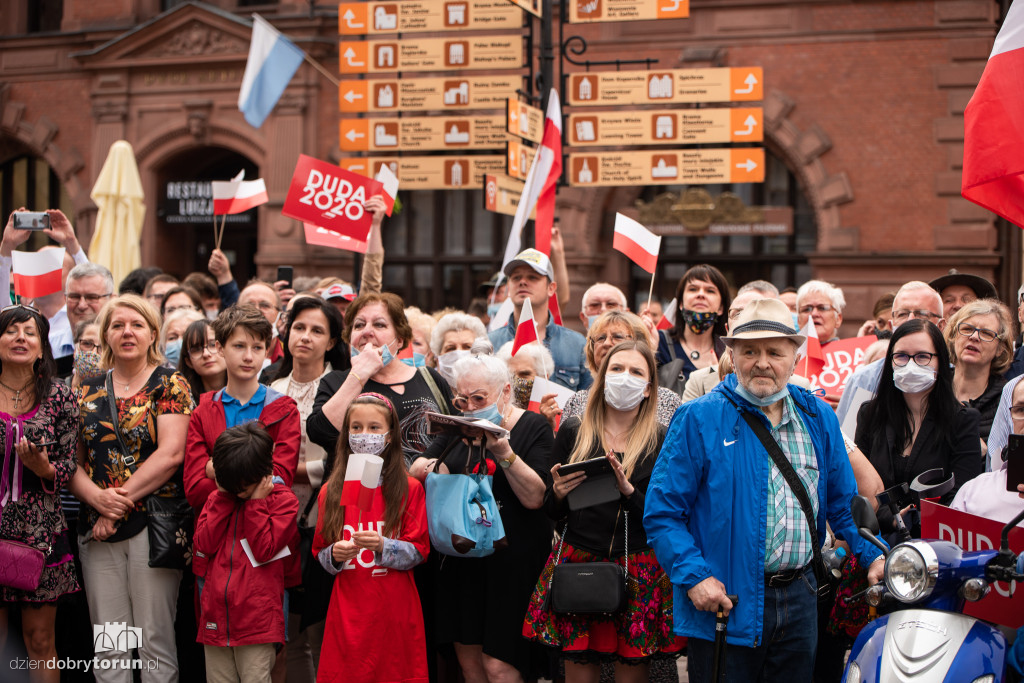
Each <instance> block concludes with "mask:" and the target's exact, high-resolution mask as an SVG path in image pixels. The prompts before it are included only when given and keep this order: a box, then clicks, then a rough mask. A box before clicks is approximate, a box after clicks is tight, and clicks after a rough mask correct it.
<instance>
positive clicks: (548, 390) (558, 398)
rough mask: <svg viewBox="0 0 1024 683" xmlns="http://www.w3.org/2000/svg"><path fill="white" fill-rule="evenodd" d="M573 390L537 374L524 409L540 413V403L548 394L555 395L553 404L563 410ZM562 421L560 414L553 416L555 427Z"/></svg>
mask: <svg viewBox="0 0 1024 683" xmlns="http://www.w3.org/2000/svg"><path fill="white" fill-rule="evenodd" d="M575 393H576V392H574V391H573V390H572V389H567V388H566V387H563V386H562V385H561V384H555V383H554V382H552V381H551V380H548V379H544V378H543V377H540V376H537V377H534V378H533V391H532V392H531V393H530V402H529V404H527V406H526V409H527V410H529V411H531V412H534V413H538V414H539V413H540V404H541V403H543V401H544V397H545V396H547V395H548V394H554V395H555V404H556V405H557V406H558V407H559V409H561V410H565V404H566V403H568V402H569V399H570V398H572V397H573V395H574V394H575ZM561 421H562V416H561V414H559V415H556V416H555V429H556V430H557V429H558V425H559V423H560V422H561Z"/></svg>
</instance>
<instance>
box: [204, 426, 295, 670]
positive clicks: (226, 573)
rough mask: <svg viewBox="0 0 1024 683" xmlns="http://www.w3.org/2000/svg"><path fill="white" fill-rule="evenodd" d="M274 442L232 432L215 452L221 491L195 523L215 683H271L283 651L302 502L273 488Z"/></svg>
mask: <svg viewBox="0 0 1024 683" xmlns="http://www.w3.org/2000/svg"><path fill="white" fill-rule="evenodd" d="M273 448H274V442H273V440H272V439H271V437H270V435H269V434H267V431H266V430H265V429H264V428H263V427H262V426H260V425H259V424H257V423H256V422H248V423H245V424H242V425H239V426H237V427H231V428H230V429H228V430H226V431H225V432H223V433H222V434H221V435H220V436H218V437H217V441H216V443H215V444H214V447H213V457H212V460H213V464H214V468H215V470H216V490H215V491H214V492H213V493H212V494H210V497H209V499H208V500H207V501H206V505H205V506H204V507H203V512H202V514H200V516H199V521H198V522H196V535H195V546H194V550H195V561H196V562H199V563H201V564H203V565H204V568H205V576H206V582H205V585H204V587H203V592H202V597H201V599H200V612H199V635H198V637H197V638H196V639H197V640H198V641H199V642H200V643H203V645H204V646H205V650H206V679H207V681H208V682H209V683H229V682H230V683H236V682H237V681H245V682H246V683H249V681H263V682H265V683H270V672H271V670H272V669H273V668H274V660H275V659H276V657H277V649H278V648H279V647H280V646H282V645H283V644H284V639H285V632H284V586H285V570H286V566H285V565H286V562H285V561H284V560H283V558H281V557H279V553H286V552H289V551H288V546H289V545H294V541H295V536H297V533H298V530H297V527H296V520H295V518H296V514H297V513H298V510H299V501H298V499H297V498H296V497H295V494H294V493H292V490H291V488H289V487H287V486H285V485H283V484H275V483H274V481H273V480H274V475H273V473H272V472H273Z"/></svg>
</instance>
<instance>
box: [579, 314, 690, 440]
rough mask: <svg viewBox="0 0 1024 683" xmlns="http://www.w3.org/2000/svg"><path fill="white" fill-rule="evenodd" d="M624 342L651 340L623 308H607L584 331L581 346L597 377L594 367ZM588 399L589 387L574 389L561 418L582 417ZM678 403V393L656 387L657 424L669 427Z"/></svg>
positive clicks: (641, 324)
mask: <svg viewBox="0 0 1024 683" xmlns="http://www.w3.org/2000/svg"><path fill="white" fill-rule="evenodd" d="M626 341H642V342H650V337H649V336H648V333H647V327H646V326H645V325H644V323H643V320H641V319H640V318H639V317H638V316H636V315H634V314H633V313H628V312H626V311H609V312H607V313H605V314H603V315H602V316H600V317H599V318H597V320H595V321H594V323H593V324H592V325H591V326H590V329H589V330H588V331H587V345H586V347H585V349H584V352H585V354H586V357H587V367H588V368H589V369H590V373H591V374H592V375H594V376H595V377H596V376H597V369H598V368H600V367H601V363H603V362H604V359H605V357H607V355H608V352H609V351H611V350H612V348H614V347H615V346H616V345H617V344H621V343H622V342H626ZM589 399H590V390H589V389H582V390H580V391H577V392H576V394H575V395H573V397H572V398H570V399H569V401H568V402H567V403H566V404H565V411H564V412H563V413H562V419H563V420H567V419H569V418H570V417H580V418H582V417H583V412H584V411H585V410H586V408H587V401H588V400H589ZM680 405H682V400H681V399H680V398H679V394H677V393H676V392H674V391H672V390H671V389H668V388H666V387H658V422H659V423H660V424H662V425H664V426H666V427H668V423H669V422H670V421H671V420H672V415H673V414H674V413H675V412H676V408H678V407H679V406H680Z"/></svg>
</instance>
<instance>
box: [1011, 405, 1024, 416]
mask: <svg viewBox="0 0 1024 683" xmlns="http://www.w3.org/2000/svg"><path fill="white" fill-rule="evenodd" d="M1010 417H1012V418H1013V419H1014V420H1024V405H1022V404H1018V405H1015V406H1010Z"/></svg>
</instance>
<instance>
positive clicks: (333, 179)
mask: <svg viewBox="0 0 1024 683" xmlns="http://www.w3.org/2000/svg"><path fill="white" fill-rule="evenodd" d="M382 192H383V187H382V186H381V184H380V183H379V182H378V181H376V180H374V179H372V178H367V177H366V176H363V175H359V174H358V173H352V172H351V171H346V170H345V169H343V168H339V167H338V166H335V165H334V164H329V163H327V162H326V161H320V160H319V159H314V158H313V157H310V156H306V155H305V154H300V155H299V162H298V163H297V164H296V165H295V173H294V174H292V183H291V185H290V186H289V187H288V196H287V197H285V200H284V207H283V208H282V209H281V213H283V214H284V215H285V216H288V217H289V218H295V219H296V220H300V221H302V222H303V223H312V224H313V225H317V226H320V227H324V228H327V229H328V230H333V231H334V232H337V233H340V234H342V235H348V236H349V237H352V238H353V239H356V240H359V241H361V242H365V241H366V239H367V236H368V235H369V234H370V224H371V223H372V222H373V215H372V214H371V213H370V212H369V211H367V210H366V209H364V208H363V202H365V201H366V200H367V199H368V198H370V197H372V196H373V195H375V194H381V193H382Z"/></svg>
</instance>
